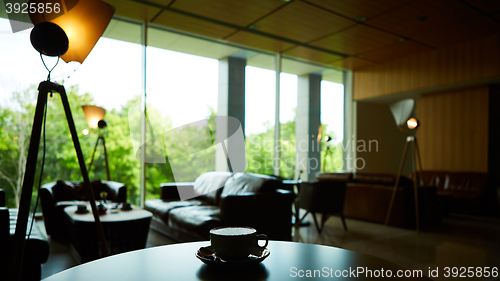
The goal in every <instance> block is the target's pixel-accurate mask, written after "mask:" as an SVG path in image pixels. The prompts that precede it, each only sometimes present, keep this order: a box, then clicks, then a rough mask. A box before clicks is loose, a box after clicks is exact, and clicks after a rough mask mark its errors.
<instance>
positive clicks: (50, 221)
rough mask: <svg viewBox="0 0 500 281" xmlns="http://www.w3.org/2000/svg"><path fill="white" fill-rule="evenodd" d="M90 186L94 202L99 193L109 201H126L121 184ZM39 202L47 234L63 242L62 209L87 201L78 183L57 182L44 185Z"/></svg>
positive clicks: (124, 189)
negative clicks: (103, 192)
mask: <svg viewBox="0 0 500 281" xmlns="http://www.w3.org/2000/svg"><path fill="white" fill-rule="evenodd" d="M91 185H92V189H93V191H94V196H95V199H96V200H100V197H99V196H100V195H99V193H100V192H101V191H106V192H107V193H108V196H107V197H106V199H107V200H109V201H113V202H126V201H127V188H126V186H125V185H124V184H123V183H119V182H114V181H92V182H91ZM40 201H41V204H42V213H43V219H44V222H45V229H46V231H47V234H48V235H50V236H51V238H52V239H55V240H64V239H67V238H68V230H67V228H66V223H65V220H64V211H63V210H64V208H65V207H67V206H72V205H76V204H79V203H82V202H86V201H88V200H87V197H86V195H85V191H84V190H83V187H82V185H81V183H80V182H67V181H57V182H52V183H47V184H44V185H43V186H42V187H41V189H40Z"/></svg>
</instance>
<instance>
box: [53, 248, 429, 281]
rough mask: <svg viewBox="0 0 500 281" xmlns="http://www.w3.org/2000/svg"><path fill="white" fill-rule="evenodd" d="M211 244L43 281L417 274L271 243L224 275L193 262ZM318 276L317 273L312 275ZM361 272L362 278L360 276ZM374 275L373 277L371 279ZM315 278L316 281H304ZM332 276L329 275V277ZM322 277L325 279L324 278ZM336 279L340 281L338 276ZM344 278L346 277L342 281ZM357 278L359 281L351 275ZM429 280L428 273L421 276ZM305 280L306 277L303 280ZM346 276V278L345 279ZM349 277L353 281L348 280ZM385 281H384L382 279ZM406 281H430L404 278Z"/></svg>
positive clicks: (353, 255) (140, 254)
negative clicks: (261, 256)
mask: <svg viewBox="0 0 500 281" xmlns="http://www.w3.org/2000/svg"><path fill="white" fill-rule="evenodd" d="M209 244H210V243H209V242H208V241H206V242H194V243H180V244H173V245H167V246H160V247H154V248H148V249H144V250H138V251H133V252H128V253H124V254H118V255H115V256H110V257H107V258H103V259H99V260H95V261H92V262H89V263H85V264H82V265H79V266H76V267H73V268H70V269H68V270H65V271H62V272H60V273H57V274H55V275H53V276H50V277H48V278H46V279H44V280H45V281H68V280H71V281H80V280H91V281H97V280H107V281H109V280H117V281H128V280H130V281H138V280H147V281H154V280H161V281H166V280H174V281H180V280H217V281H219V280H275V281H283V280H296V279H299V280H300V279H304V280H323V279H326V280H328V279H339V278H342V279H352V280H366V279H373V280H383V279H386V277H387V275H388V273H389V271H390V272H391V274H392V275H393V277H392V278H390V279H400V278H397V277H394V275H396V274H397V273H398V272H401V273H403V274H404V273H406V274H409V273H414V272H418V271H413V270H410V269H408V268H407V267H404V266H401V265H398V264H395V263H392V262H389V261H386V260H383V259H380V258H376V257H373V256H369V255H365V254H361V253H357V252H353V251H349V250H344V249H339V248H335V247H328V246H321V245H313V244H303V243H296V242H279V241H270V242H269V245H268V247H267V248H268V249H269V251H270V252H271V255H270V256H269V257H268V258H267V259H265V260H264V261H263V262H262V263H261V264H259V265H258V266H256V267H252V268H247V269H238V270H228V271H221V270H215V269H213V268H209V266H208V265H206V264H204V263H202V262H201V261H200V260H198V259H197V258H196V257H195V253H196V251H197V250H198V249H199V248H200V247H202V246H208V245H209ZM314 270H316V272H314ZM358 270H359V271H361V270H363V271H364V273H360V272H358ZM368 270H371V272H372V273H371V274H372V277H369V276H367V272H368ZM308 272H309V273H310V274H314V273H316V274H317V275H316V278H314V277H313V278H311V277H306V275H307V274H308ZM327 273H328V275H327ZM318 274H322V275H321V276H320V275H318ZM335 274H337V276H338V277H336V276H335ZM339 274H340V275H342V274H343V275H344V277H342V276H339ZM353 274H357V275H353ZM423 274H426V272H423ZM302 275H303V277H301V276H302ZM345 276H347V277H345ZM349 276H350V277H349ZM375 276H378V277H375ZM383 276H384V277H383ZM401 279H404V280H431V279H429V278H427V277H403V278H401Z"/></svg>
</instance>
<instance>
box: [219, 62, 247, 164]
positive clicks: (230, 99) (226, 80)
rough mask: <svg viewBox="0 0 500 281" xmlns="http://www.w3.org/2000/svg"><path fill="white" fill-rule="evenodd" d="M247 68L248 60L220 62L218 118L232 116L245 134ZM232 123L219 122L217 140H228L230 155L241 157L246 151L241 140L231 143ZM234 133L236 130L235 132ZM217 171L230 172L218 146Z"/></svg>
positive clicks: (227, 146)
mask: <svg viewBox="0 0 500 281" xmlns="http://www.w3.org/2000/svg"><path fill="white" fill-rule="evenodd" d="M245 66H246V59H242V58H236V57H228V58H226V59H222V60H219V101H218V107H217V115H218V116H231V117H235V118H237V119H238V120H239V121H240V122H241V129H242V130H243V132H245ZM229 125H230V123H228V122H218V123H217V124H216V125H215V126H216V140H217V143H220V142H221V141H222V140H226V141H225V144H226V149H227V153H228V154H229V155H240V153H238V152H241V151H240V150H242V149H244V147H242V144H241V143H240V142H241V140H240V139H239V138H238V140H234V141H231V140H232V139H228V138H229V137H230V134H231V129H232V128H229ZM233 131H234V130H233ZM215 169H216V170H217V171H228V161H227V157H226V154H225V153H224V151H223V149H222V148H221V147H220V146H217V152H216V158H215Z"/></svg>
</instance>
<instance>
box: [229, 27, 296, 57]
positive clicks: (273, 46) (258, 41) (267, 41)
mask: <svg viewBox="0 0 500 281" xmlns="http://www.w3.org/2000/svg"><path fill="white" fill-rule="evenodd" d="M226 40H228V41H231V42H235V43H238V44H243V45H246V46H251V47H255V48H259V49H263V50H267V51H272V52H281V51H283V50H286V49H289V48H291V47H293V46H294V45H292V44H290V43H286V42H283V41H280V40H276V39H272V38H269V37H265V36H261V35H257V34H254V33H251V32H246V31H239V32H237V33H235V34H234V35H232V36H230V37H228V38H226Z"/></svg>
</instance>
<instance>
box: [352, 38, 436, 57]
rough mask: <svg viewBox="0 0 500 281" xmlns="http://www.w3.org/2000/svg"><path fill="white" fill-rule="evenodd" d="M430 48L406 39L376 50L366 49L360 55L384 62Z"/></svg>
mask: <svg viewBox="0 0 500 281" xmlns="http://www.w3.org/2000/svg"><path fill="white" fill-rule="evenodd" d="M430 50H432V49H431V48H429V47H427V46H425V45H422V44H419V43H416V42H412V41H409V40H406V41H403V42H398V43H395V44H393V45H389V46H384V47H382V48H379V49H376V50H372V51H368V52H366V53H363V54H362V57H363V58H365V59H368V60H371V61H376V62H385V61H390V60H393V59H398V58H402V57H406V56H410V55H414V54H418V53H422V52H426V51H430Z"/></svg>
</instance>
